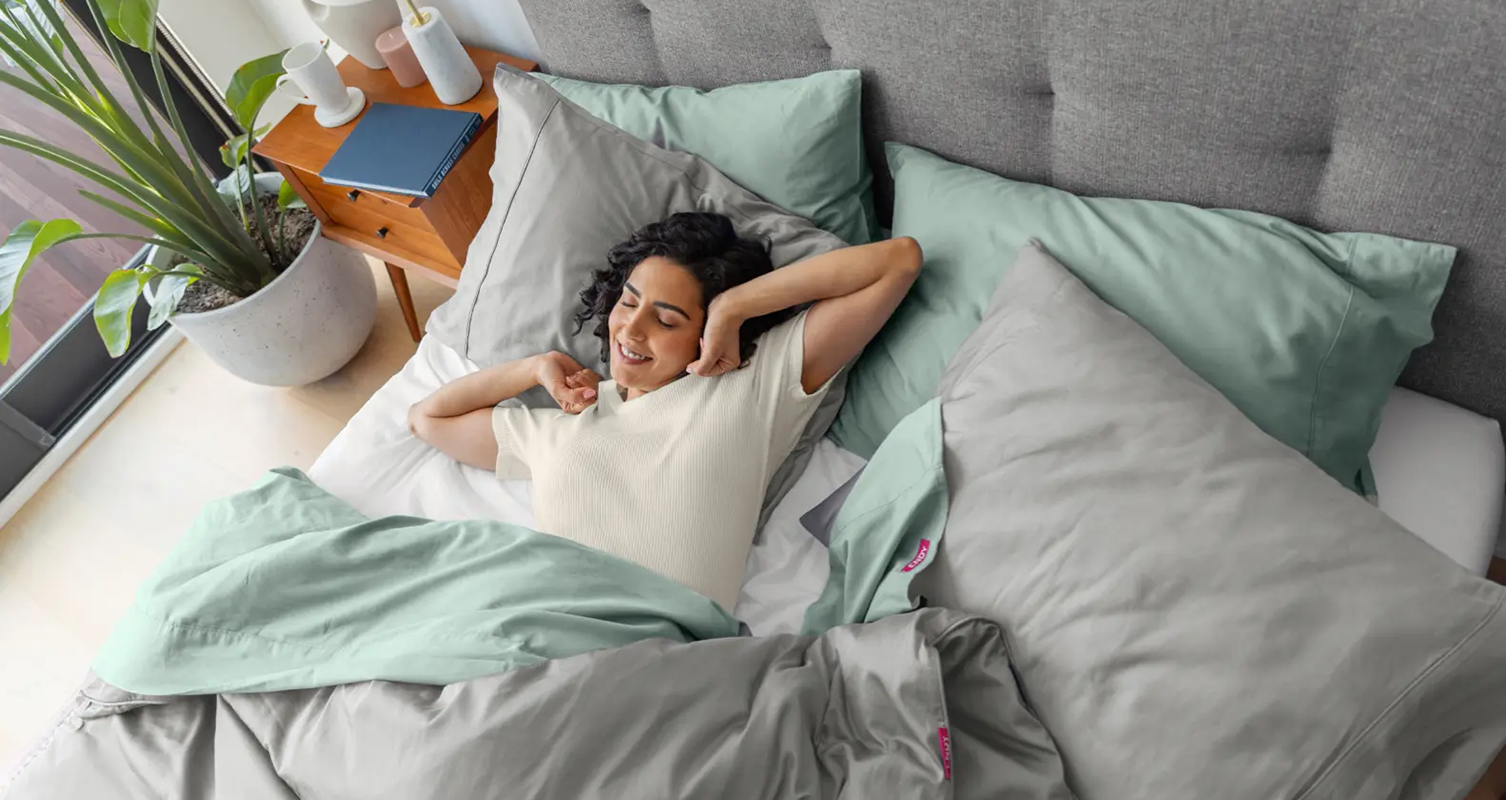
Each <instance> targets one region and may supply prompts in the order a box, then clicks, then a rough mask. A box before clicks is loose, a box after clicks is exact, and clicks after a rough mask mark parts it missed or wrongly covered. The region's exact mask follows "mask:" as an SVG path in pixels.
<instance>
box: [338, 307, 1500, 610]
mask: <svg viewBox="0 0 1506 800" xmlns="http://www.w3.org/2000/svg"><path fill="white" fill-rule="evenodd" d="M476 369H477V367H476V365H475V364H472V363H471V362H470V361H468V360H466V359H465V358H462V357H461V356H460V355H459V354H458V353H456V352H455V351H454V350H452V349H450V348H449V347H448V346H446V345H444V344H443V343H441V342H439V341H438V340H437V339H434V338H433V337H428V336H426V337H424V339H423V341H422V342H421V343H420V344H419V348H418V353H417V354H415V355H414V356H413V358H412V359H410V360H409V361H408V363H407V364H406V365H404V367H403V369H402V371H401V372H399V373H398V374H397V375H395V376H393V378H392V379H391V380H390V381H388V382H387V384H386V385H385V386H383V387H382V388H381V390H379V391H378V392H377V393H376V394H374V395H372V397H371V400H369V401H368V402H367V403H366V405H365V406H364V407H362V409H361V410H360V411H359V412H357V414H356V415H355V417H353V418H352V419H351V421H350V424H348V425H347V426H346V427H345V429H344V430H342V431H341V432H340V434H339V435H338V436H336V437H335V440H334V441H333V442H331V443H330V445H329V447H328V448H326V449H325V451H324V452H323V453H322V454H321V455H320V456H319V459H318V461H316V462H315V463H314V465H313V467H311V468H310V470H309V475H310V477H312V478H313V479H314V481H315V482H317V483H318V484H319V485H320V486H323V487H324V488H325V489H327V490H328V491H330V492H331V493H333V494H334V495H335V496H337V497H340V498H341V499H343V500H345V501H346V502H349V503H350V504H351V505H353V506H355V507H356V508H357V509H359V510H360V511H361V512H362V513H364V514H367V515H369V516H383V515H390V514H407V515H413V516H419V517H426V518H430V519H476V518H491V519H499V520H502V521H505V522H511V523H515V524H518V525H526V526H529V527H533V526H534V518H533V510H532V501H531V496H530V492H531V487H532V484H530V483H529V482H527V481H501V480H498V479H497V478H496V476H495V475H493V474H492V473H491V472H488V471H486V470H480V469H475V468H473V467H466V466H462V465H460V464H457V463H455V462H454V461H452V460H450V459H449V458H447V457H445V456H443V455H442V454H440V453H439V452H437V451H435V450H434V449H432V448H430V447H428V446H427V445H425V444H423V443H422V442H420V441H418V440H417V439H415V438H413V436H412V435H410V434H409V433H408V428H407V421H406V420H407V413H408V407H409V406H410V405H412V404H413V403H415V402H417V401H418V400H420V399H422V398H424V397H425V396H427V395H428V394H429V393H430V392H432V391H434V390H435V389H437V388H438V387H439V386H441V385H442V384H444V383H446V382H448V381H451V380H454V379H455V378H458V377H460V376H462V375H466V374H469V373H471V372H474V371H476ZM1371 455H1372V461H1373V463H1374V468H1375V478H1376V484H1377V488H1378V490H1379V494H1380V507H1381V509H1382V510H1384V511H1386V513H1388V514H1390V515H1391V516H1392V517H1393V518H1395V519H1396V520H1397V521H1399V522H1401V523H1402V524H1403V525H1405V526H1407V527H1408V528H1409V529H1410V530H1412V531H1413V532H1414V533H1416V534H1418V535H1419V536H1421V537H1422V538H1423V539H1425V540H1427V541H1429V542H1431V543H1432V544H1433V545H1434V546H1435V547H1437V548H1439V549H1440V550H1442V551H1443V552H1445V553H1446V554H1448V555H1449V556H1450V557H1452V558H1453V559H1454V560H1456V561H1458V562H1459V563H1460V564H1463V565H1464V566H1466V567H1467V568H1469V569H1471V570H1473V571H1475V572H1476V573H1479V574H1484V571H1485V567H1486V565H1487V563H1488V562H1489V559H1490V553H1491V550H1492V548H1493V547H1494V545H1495V542H1496V533H1497V530H1498V528H1499V525H1500V518H1501V504H1502V487H1503V485H1506V450H1503V447H1502V443H1501V436H1500V429H1499V427H1498V426H1497V425H1496V423H1495V421H1493V420H1490V419H1487V418H1485V417H1481V416H1479V415H1476V414H1472V413H1470V412H1468V411H1465V410H1463V409H1461V408H1458V407H1456V406H1452V405H1449V404H1448V403H1444V402H1442V401H1439V400H1434V399H1432V398H1429V397H1425V396H1423V395H1419V394H1416V393H1415V392H1409V391H1407V390H1405V389H1396V390H1394V392H1393V394H1392V396H1391V400H1390V403H1389V404H1388V405H1387V408H1386V412H1385V417H1384V420H1383V422H1382V425H1381V431H1380V435H1379V437H1378V438H1377V440H1376V445H1375V448H1374V450H1372V453H1371ZM862 465H863V459H861V458H859V457H858V456H855V455H853V454H851V453H848V452H846V451H844V450H842V449H840V448H838V447H837V446H835V445H833V444H832V443H830V442H827V441H823V442H821V443H820V445H819V446H818V447H817V449H816V451H815V453H814V454H813V456H812V458H811V461H810V464H809V466H808V467H807V468H806V471H805V474H804V475H802V476H801V478H800V480H799V481H798V482H796V484H795V486H794V487H793V488H792V489H791V490H790V492H789V494H788V495H786V496H785V498H784V500H783V501H782V502H781V503H780V504H779V507H778V508H776V509H775V510H774V513H773V514H772V515H770V518H769V521H768V523H767V524H765V526H764V528H763V531H762V535H761V536H760V537H759V542H758V543H757V544H756V545H755V546H754V547H753V550H752V552H751V553H750V554H749V556H748V564H747V568H746V571H745V573H744V579H743V589H742V595H741V596H740V598H739V599H738V604H737V608H736V609H735V611H734V613H735V614H736V615H737V617H738V618H739V619H741V620H742V621H743V622H745V623H747V625H748V627H749V628H750V629H752V631H753V632H754V633H755V634H759V635H769V634H774V633H786V632H792V631H796V630H799V628H800V622H801V618H802V616H803V613H804V609H805V607H806V606H808V605H809V604H810V603H811V602H812V601H813V600H815V599H816V597H817V595H819V594H820V591H821V587H822V586H823V585H825V583H826V576H827V562H826V551H825V548H823V547H822V546H821V545H820V544H819V543H818V542H816V540H815V539H813V538H812V537H811V536H810V535H808V534H807V533H806V532H805V529H804V528H803V527H802V526H801V525H800V516H801V515H802V514H804V513H805V512H806V511H809V510H810V509H811V508H812V507H814V506H815V505H816V504H817V503H819V502H820V501H821V500H823V499H825V497H826V496H827V495H829V494H830V493H831V492H833V491H835V490H836V489H837V487H839V486H841V485H842V484H843V483H845V482H846V481H847V479H848V478H851V477H852V475H853V474H854V473H855V472H857V470H858V469H859V468H861V467H862Z"/></svg>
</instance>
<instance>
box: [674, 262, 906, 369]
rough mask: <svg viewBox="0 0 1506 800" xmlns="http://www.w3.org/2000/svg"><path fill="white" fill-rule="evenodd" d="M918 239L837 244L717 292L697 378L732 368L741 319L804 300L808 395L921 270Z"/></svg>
mask: <svg viewBox="0 0 1506 800" xmlns="http://www.w3.org/2000/svg"><path fill="white" fill-rule="evenodd" d="M921 260H922V254H921V252H920V244H919V243H918V242H916V241H915V240H914V239H911V238H910V237H908V236H902V237H900V238H898V239H887V240H885V241H882V242H874V243H873V244H865V245H857V246H854V247H844V248H842V249H840V250H833V251H831V252H829V253H823V254H821V255H819V256H814V257H812V258H808V259H806V260H804V261H800V262H798V263H795V264H791V265H789V266H787V267H784V268H783V269H776V270H774V271H773V272H771V273H769V274H767V275H762V276H760V277H758V278H755V279H753V280H751V281H748V282H747V283H744V284H742V285H741V286H737V287H734V288H731V289H728V290H727V291H725V292H723V293H721V294H719V295H717V296H716V298H714V299H713V300H712V301H711V307H710V309H709V310H708V312H707V316H706V333H705V337H704V338H705V342H704V344H703V346H702V352H701V358H700V359H699V360H697V361H696V362H695V363H693V364H691V365H690V371H691V372H694V373H695V374H697V375H719V374H721V373H723V372H727V371H729V370H732V369H736V368H737V367H738V366H739V358H738V353H739V347H738V341H739V340H738V333H737V332H738V329H739V328H740V327H741V326H742V323H743V322H744V321H745V320H749V319H752V318H754V317H759V316H763V315H764V314H772V313H773V312H775V311H781V310H783V309H786V308H789V307H791V306H795V305H799V304H801V303H811V302H813V303H814V305H813V306H811V308H810V311H809V312H808V313H807V315H806V318H805V342H804V345H805V359H804V362H803V363H802V367H801V374H800V383H801V385H802V386H803V387H804V389H805V391H807V392H813V391H815V390H816V389H817V388H818V387H820V386H821V384H823V383H826V382H827V381H828V380H831V377H832V376H833V375H836V374H837V371H838V370H840V369H841V368H842V365H843V364H846V363H847V362H848V361H851V360H852V359H853V358H854V357H855V356H857V354H858V353H860V352H862V350H863V348H864V347H865V346H867V344H868V342H869V341H870V340H872V339H873V337H874V335H875V334H877V333H878V332H879V329H880V328H882V327H883V326H884V323H885V322H887V321H888V320H889V315H890V314H893V313H894V309H895V308H897V307H898V306H899V303H900V301H901V300H903V299H904V297H905V293H906V292H908V291H909V290H910V286H911V284H913V283H915V277H916V275H918V274H920V265H921Z"/></svg>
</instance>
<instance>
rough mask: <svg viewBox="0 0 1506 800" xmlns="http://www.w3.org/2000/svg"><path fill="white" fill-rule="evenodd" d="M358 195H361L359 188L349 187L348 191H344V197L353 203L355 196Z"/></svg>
mask: <svg viewBox="0 0 1506 800" xmlns="http://www.w3.org/2000/svg"><path fill="white" fill-rule="evenodd" d="M360 196H361V190H360V189H351V190H350V191H348V192H346V193H345V199H346V200H349V201H351V202H352V203H354V202H355V201H356V198H357V197H360Z"/></svg>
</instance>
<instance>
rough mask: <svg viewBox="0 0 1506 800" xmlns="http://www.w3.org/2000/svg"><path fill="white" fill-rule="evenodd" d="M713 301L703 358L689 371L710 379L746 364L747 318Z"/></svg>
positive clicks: (702, 345)
mask: <svg viewBox="0 0 1506 800" xmlns="http://www.w3.org/2000/svg"><path fill="white" fill-rule="evenodd" d="M719 299H721V298H720V297H718V298H714V299H713V300H712V301H711V307H710V308H709V309H707V310H706V330H705V331H704V332H703V333H702V334H701V357H700V358H699V359H696V360H695V361H692V362H690V366H689V367H686V368H685V371H686V372H688V373H690V374H692V375H700V376H701V377H703V378H710V377H714V376H717V375H723V374H726V373H728V372H731V371H733V370H735V369H737V368H738V367H741V366H742V365H743V359H742V337H741V334H740V333H739V331H740V330H741V328H742V325H743V321H742V320H741V319H740V318H738V317H737V316H735V315H734V314H732V313H731V312H729V311H727V310H726V308H725V307H724V306H720V305H719V304H718V303H717V302H716V301H717V300H719Z"/></svg>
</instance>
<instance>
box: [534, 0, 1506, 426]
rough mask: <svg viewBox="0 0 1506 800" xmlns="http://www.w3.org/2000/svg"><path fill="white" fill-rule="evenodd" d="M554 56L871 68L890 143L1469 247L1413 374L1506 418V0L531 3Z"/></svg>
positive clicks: (1112, 191)
mask: <svg viewBox="0 0 1506 800" xmlns="http://www.w3.org/2000/svg"><path fill="white" fill-rule="evenodd" d="M522 4H523V7H524V11H525V13H526V14H527V16H528V19H529V22H530V23H531V24H532V25H533V29H534V32H535V34H536V35H537V36H538V40H539V44H540V46H541V47H542V49H543V53H544V58H545V61H546V63H547V66H548V67H549V69H550V70H551V71H552V72H555V73H557V74H560V75H566V76H571V77H577V78H585V79H588V80H596V81H615V82H631V83H646V84H682V85H689V86H698V87H701V88H711V87H715V86H720V85H725V84H729V83H739V82H744V81H756V80H769V79H774V78H787V77H792V76H797V75H804V74H808V73H811V72H817V71H820V70H824V69H831V68H836V67H851V68H856V69H860V70H862V72H863V75H864V109H863V111H864V117H865V123H864V124H865V126H866V132H867V139H868V146H869V153H870V156H871V158H872V160H873V163H874V169H875V172H877V173H879V175H880V179H879V187H878V188H879V202H880V207H881V208H887V207H888V196H887V195H888V191H889V187H888V182H887V179H886V176H885V173H884V170H883V159H882V149H881V147H882V142H883V141H885V140H889V139H893V140H898V141H902V142H907V143H910V144H914V145H918V146H920V147H924V148H927V149H929V150H932V151H935V152H936V153H938V154H940V155H943V156H945V157H947V158H949V159H952V160H954V161H960V162H963V163H966V164H971V165H973V166H977V167H982V168H984V169H987V170H989V171H992V172H995V173H998V174H1000V175H1005V176H1008V177H1011V178H1017V179H1022V180H1028V181H1034V182H1038V183H1049V184H1051V185H1053V186H1059V187H1061V188H1063V189H1068V190H1071V191H1074V192H1078V193H1082V194H1092V195H1108V196H1118V197H1142V198H1154V199H1167V200H1179V201H1183V202H1187V203H1193V204H1195V205H1199V206H1209V207H1214V206H1217V207H1230V208H1246V209H1253V210H1257V211H1264V212H1267V213H1270V214H1276V215H1278V216H1282V217H1286V218H1288V219H1292V220H1295V221H1298V222H1301V223H1304V224H1307V225H1311V226H1314V227H1318V228H1322V229H1326V230H1359V231H1378V232H1382V233H1390V234H1395V235H1399V236H1406V237H1410V238H1416V239H1426V240H1431V241H1438V242H1445V243H1448V244H1452V245H1455V246H1457V247H1459V248H1460V256H1459V258H1458V260H1457V261H1456V262H1455V265H1454V272H1453V277H1452V279H1451V281H1450V285H1449V289H1448V291H1447V292H1446V293H1445V295H1444V298H1443V301H1442V303H1441V304H1440V305H1439V307H1438V311H1437V314H1436V315H1435V317H1434V328H1435V330H1436V332H1437V337H1436V339H1435V341H1434V342H1433V344H1432V345H1430V346H1428V347H1427V348H1425V349H1423V350H1420V351H1418V352H1417V353H1416V354H1415V355H1414V356H1413V358H1412V361H1411V364H1410V365H1409V366H1408V368H1407V371H1406V373H1405V375H1403V377H1402V384H1403V385H1405V386H1410V387H1412V388H1415V389H1418V390H1419V391H1422V392H1425V393H1427V394H1431V395H1434V396H1437V397H1441V398H1443V399H1445V400H1449V401H1452V402H1454V403H1457V404H1459V405H1462V406H1464V407H1466V408H1470V409H1473V410H1475V411H1479V412H1481V413H1485V414H1489V415H1490V416H1493V417H1496V418H1497V419H1506V2H1502V0H1259V2H1251V0H522Z"/></svg>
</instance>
